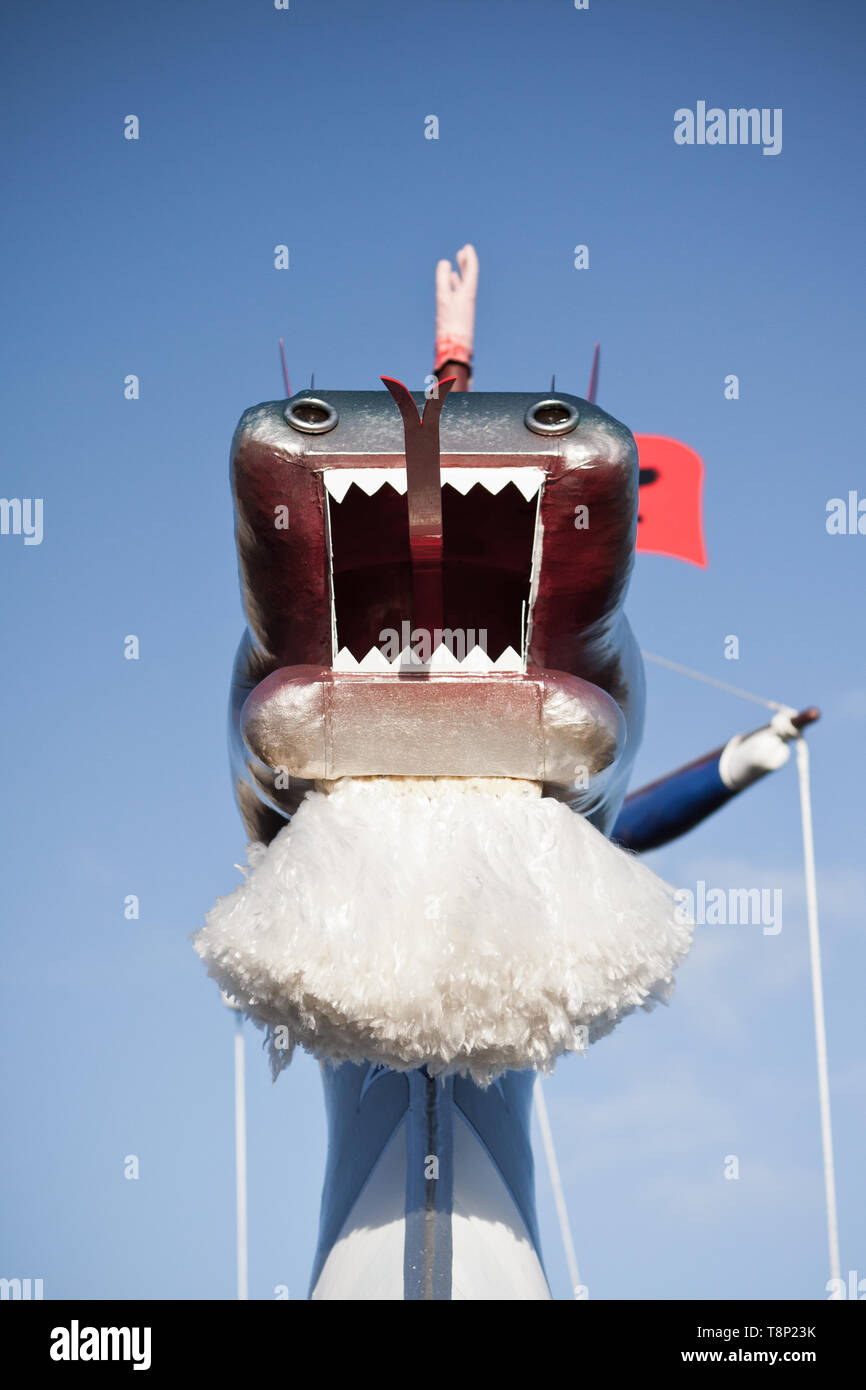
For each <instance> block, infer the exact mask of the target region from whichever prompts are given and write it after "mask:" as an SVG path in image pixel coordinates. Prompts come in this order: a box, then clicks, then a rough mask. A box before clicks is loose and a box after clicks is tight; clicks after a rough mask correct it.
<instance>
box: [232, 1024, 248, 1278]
mask: <svg viewBox="0 0 866 1390" xmlns="http://www.w3.org/2000/svg"><path fill="white" fill-rule="evenodd" d="M243 1030H244V1020H243V1016H242V1015H241V1014H240V1013H236V1014H235V1184H236V1189H235V1190H236V1197H237V1250H238V1298H239V1299H240V1300H241V1301H242V1302H246V1300H247V1298H248V1297H249V1293H248V1287H247V1124H246V1096H245V1087H244V1031H243Z"/></svg>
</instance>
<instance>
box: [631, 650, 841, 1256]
mask: <svg viewBox="0 0 866 1390" xmlns="http://www.w3.org/2000/svg"><path fill="white" fill-rule="evenodd" d="M643 656H644V658H645V659H646V660H647V661H654V662H655V663H656V665H658V666H666V667H668V669H669V670H671V671H678V672H679V673H680V674H681V675H683V676H689V677H691V679H692V680H696V681H702V682H703V683H704V684H705V685H714V686H716V687H717V688H718V689H719V690H725V691H727V692H728V694H729V695H738V696H739V697H740V699H742V700H751V701H753V703H754V704H757V705H764V706H765V707H766V708H767V709H773V710H781V711H783V712H790V710H791V706H790V705H780V704H779V703H778V702H777V701H776V700H767V699H764V698H763V696H761V695H753V694H752V692H751V691H749V690H740V689H738V688H737V686H734V685H728V684H726V682H725V681H720V680H716V679H715V677H714V676H707V675H704V673H703V672H702V671H694V670H692V668H691V667H689V666H680V665H679V663H678V662H676V661H669V660H668V659H667V657H663V656H655V655H654V654H653V653H652V652H643ZM796 748H797V773H798V778H799V784H800V817H801V820H802V823H803V869H804V876H805V880H806V916H807V921H808V924H809V968H810V973H811V977H812V1010H813V1014H814V1019H815V1060H816V1064H817V1069H818V1101H819V1106H820V1113H821V1152H822V1157H823V1164H824V1198H825V1205H826V1211H827V1246H828V1250H829V1253H830V1277H831V1278H833V1279H838V1278H840V1270H839V1226H838V1217H837V1211H836V1171H835V1165H834V1160H833V1130H832V1125H831V1121H830V1077H829V1071H828V1066H827V1033H826V1029H825V1022H824V984H823V979H822V972H821V936H820V931H819V926H818V890H817V886H816V878H815V842H814V836H813V833H812V797H811V790H810V784H809V748H808V745H807V743H806V740H805V739H804V738H803V737H802V735H801V734H798V735H797V739H796Z"/></svg>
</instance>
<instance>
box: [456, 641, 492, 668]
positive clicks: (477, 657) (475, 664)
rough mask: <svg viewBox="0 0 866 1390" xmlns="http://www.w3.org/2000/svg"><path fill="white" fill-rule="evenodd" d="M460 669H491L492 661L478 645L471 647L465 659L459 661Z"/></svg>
mask: <svg viewBox="0 0 866 1390" xmlns="http://www.w3.org/2000/svg"><path fill="white" fill-rule="evenodd" d="M460 669H461V671H492V670H493V662H492V661H491V660H490V657H489V656H488V655H487V653H486V652H483V651H482V650H481V648H480V647H473V648H472V651H471V652H470V653H469V655H468V656H467V657H466V658H465V660H464V661H461V663H460Z"/></svg>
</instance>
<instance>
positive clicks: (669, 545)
mask: <svg viewBox="0 0 866 1390" xmlns="http://www.w3.org/2000/svg"><path fill="white" fill-rule="evenodd" d="M635 440H636V442H637V448H638V457H639V459H640V494H639V500H638V526H637V549H638V551H641V552H649V553H651V554H654V555H671V556H672V557H673V558H674V559H675V560H688V561H689V563H690V564H692V565H700V566H701V567H702V568H704V569H705V568H706V565H707V552H706V548H705V546H704V528H703V520H702V517H701V494H702V491H703V485H704V464H703V460H702V458H701V456H700V454H696V453H695V451H694V449H690V448H689V447H688V445H687V444H681V443H680V441H679V440H678V439H666V438H665V437H664V436H663V435H660V434H636V435H635Z"/></svg>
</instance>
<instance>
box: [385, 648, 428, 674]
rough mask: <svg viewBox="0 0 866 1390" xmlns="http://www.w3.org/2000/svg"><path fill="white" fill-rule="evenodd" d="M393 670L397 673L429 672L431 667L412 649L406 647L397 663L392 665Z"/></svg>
mask: <svg viewBox="0 0 866 1390" xmlns="http://www.w3.org/2000/svg"><path fill="white" fill-rule="evenodd" d="M391 669H392V670H393V671H397V672H401V671H428V670H429V669H430V667H429V664H428V662H426V661H422V660H421V658H420V657H419V656H418V655H417V653H416V652H414V651H413V650H412V648H411V647H404V648H403V650H402V652H401V653H400V655H399V656H398V657H397V659H396V661H394V662H393V663H392V666H391Z"/></svg>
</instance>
